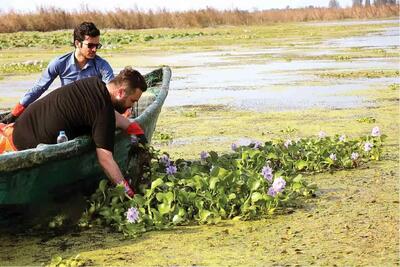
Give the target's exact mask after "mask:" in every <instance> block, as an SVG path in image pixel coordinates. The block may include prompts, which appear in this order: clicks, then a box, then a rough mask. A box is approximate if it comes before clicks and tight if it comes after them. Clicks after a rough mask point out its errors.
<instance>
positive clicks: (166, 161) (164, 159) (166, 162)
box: [160, 154, 171, 166]
mask: <svg viewBox="0 0 400 267" xmlns="http://www.w3.org/2000/svg"><path fill="white" fill-rule="evenodd" d="M160 162H161V163H163V164H164V165H165V166H169V165H171V160H170V159H169V157H168V155H165V154H163V155H162V156H161V157H160Z"/></svg>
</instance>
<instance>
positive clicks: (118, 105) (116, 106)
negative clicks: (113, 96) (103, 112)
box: [113, 100, 128, 114]
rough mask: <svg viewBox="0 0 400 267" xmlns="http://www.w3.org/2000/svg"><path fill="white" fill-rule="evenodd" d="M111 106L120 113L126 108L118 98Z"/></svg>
mask: <svg viewBox="0 0 400 267" xmlns="http://www.w3.org/2000/svg"><path fill="white" fill-rule="evenodd" d="M113 106H114V109H115V110H116V111H117V112H118V113H120V114H123V113H125V111H126V110H127V109H128V108H126V107H125V106H124V103H123V101H119V100H115V102H114V103H113Z"/></svg>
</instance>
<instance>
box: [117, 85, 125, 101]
mask: <svg viewBox="0 0 400 267" xmlns="http://www.w3.org/2000/svg"><path fill="white" fill-rule="evenodd" d="M125 94H126V93H125V88H124V87H123V86H120V87H119V88H118V91H117V96H118V98H120V99H122V98H124V97H125Z"/></svg>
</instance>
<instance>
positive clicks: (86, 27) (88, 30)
mask: <svg viewBox="0 0 400 267" xmlns="http://www.w3.org/2000/svg"><path fill="white" fill-rule="evenodd" d="M85 35H89V36H90V37H97V36H99V35H100V31H99V29H97V27H96V25H94V23H93V22H87V21H85V22H82V23H81V24H79V25H77V26H76V27H75V29H74V43H75V41H76V40H78V41H79V42H82V41H83V40H85Z"/></svg>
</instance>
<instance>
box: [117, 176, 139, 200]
mask: <svg viewBox="0 0 400 267" xmlns="http://www.w3.org/2000/svg"><path fill="white" fill-rule="evenodd" d="M119 184H121V185H122V186H123V187H124V189H125V193H126V194H127V195H128V196H130V197H133V196H134V195H135V192H134V191H133V189H132V188H131V187H130V186H129V183H128V181H127V180H125V179H122V180H121V182H120V183H119Z"/></svg>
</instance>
